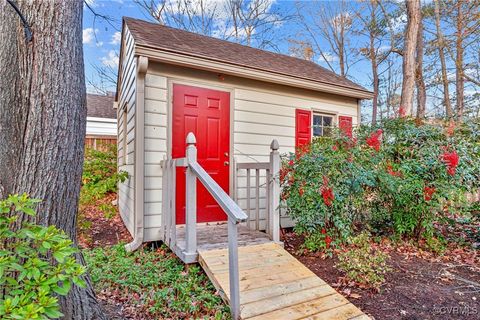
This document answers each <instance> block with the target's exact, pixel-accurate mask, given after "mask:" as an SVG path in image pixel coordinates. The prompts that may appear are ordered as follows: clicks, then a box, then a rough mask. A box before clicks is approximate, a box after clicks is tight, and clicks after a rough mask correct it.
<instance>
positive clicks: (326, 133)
mask: <svg viewBox="0 0 480 320" xmlns="http://www.w3.org/2000/svg"><path fill="white" fill-rule="evenodd" d="M331 134H332V128H330V127H326V128H323V135H324V136H330V135H331Z"/></svg>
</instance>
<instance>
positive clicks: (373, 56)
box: [370, 34, 379, 124]
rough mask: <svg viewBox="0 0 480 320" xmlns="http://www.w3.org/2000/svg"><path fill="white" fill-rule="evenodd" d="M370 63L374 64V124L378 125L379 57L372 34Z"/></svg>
mask: <svg viewBox="0 0 480 320" xmlns="http://www.w3.org/2000/svg"><path fill="white" fill-rule="evenodd" d="M370 61H371V64H372V76H373V101H372V124H376V123H377V114H378V90H379V79H378V65H377V55H376V54H375V38H374V36H373V35H372V34H370Z"/></svg>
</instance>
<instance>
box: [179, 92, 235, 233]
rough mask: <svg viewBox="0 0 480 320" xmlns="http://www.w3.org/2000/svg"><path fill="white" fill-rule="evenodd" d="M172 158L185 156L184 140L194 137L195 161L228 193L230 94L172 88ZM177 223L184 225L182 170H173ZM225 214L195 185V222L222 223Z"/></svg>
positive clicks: (198, 184)
mask: <svg viewBox="0 0 480 320" xmlns="http://www.w3.org/2000/svg"><path fill="white" fill-rule="evenodd" d="M172 124H173V128H172V157H173V158H174V159H175V158H183V157H185V148H186V146H187V145H186V143H185V138H186V137H187V134H188V133H189V132H193V133H194V134H195V137H196V138H197V161H198V163H199V164H200V165H201V166H202V167H203V168H204V169H205V171H207V172H208V173H209V174H210V175H211V176H212V178H213V179H214V180H215V181H216V182H217V183H218V184H219V185H220V186H221V187H222V188H223V190H225V192H227V193H228V190H229V163H228V161H229V152H230V93H228V92H223V91H217V90H210V89H205V88H198V87H191V86H186V85H179V84H175V85H173V121H172ZM176 182H177V186H176V202H175V207H176V210H177V213H176V219H177V224H184V223H185V168H177V180H176ZM226 219H227V216H226V214H225V213H224V212H223V210H222V209H221V208H220V206H219V205H218V204H217V202H216V201H215V200H214V199H213V198H212V196H211V195H210V193H209V192H208V191H207V190H206V189H205V187H203V185H202V184H201V183H200V182H197V222H210V221H225V220H226Z"/></svg>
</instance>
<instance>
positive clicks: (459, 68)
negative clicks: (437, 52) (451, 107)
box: [455, 0, 465, 122]
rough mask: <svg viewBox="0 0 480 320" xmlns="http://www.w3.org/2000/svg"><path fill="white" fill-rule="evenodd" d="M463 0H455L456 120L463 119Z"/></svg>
mask: <svg viewBox="0 0 480 320" xmlns="http://www.w3.org/2000/svg"><path fill="white" fill-rule="evenodd" d="M462 4H463V0H457V30H456V33H455V37H456V39H455V47H456V57H455V88H456V93H457V119H458V121H460V122H461V121H462V119H463V102H464V85H465V82H464V81H465V80H464V79H463V22H464V21H463V19H464V18H463V10H462Z"/></svg>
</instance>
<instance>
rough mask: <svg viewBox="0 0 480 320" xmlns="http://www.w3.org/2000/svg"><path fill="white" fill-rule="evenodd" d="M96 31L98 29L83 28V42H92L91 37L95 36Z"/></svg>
mask: <svg viewBox="0 0 480 320" xmlns="http://www.w3.org/2000/svg"><path fill="white" fill-rule="evenodd" d="M97 32H98V29H93V28H87V29H83V34H82V37H83V44H90V43H92V41H93V39H94V38H95V34H96V33H97Z"/></svg>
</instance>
